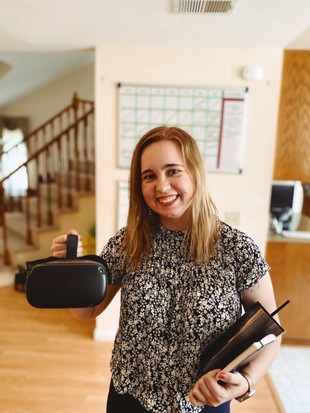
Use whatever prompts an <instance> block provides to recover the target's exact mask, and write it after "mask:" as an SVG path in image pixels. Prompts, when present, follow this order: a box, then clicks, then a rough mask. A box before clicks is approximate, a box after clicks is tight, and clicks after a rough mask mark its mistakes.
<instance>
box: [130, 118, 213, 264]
mask: <svg viewBox="0 0 310 413" xmlns="http://www.w3.org/2000/svg"><path fill="white" fill-rule="evenodd" d="M164 140H172V141H175V142H176V143H177V144H178V146H179V147H180V150H181V154H182V158H183V161H184V166H185V168H186V170H187V171H188V173H189V174H190V176H191V178H192V180H193V184H194V195H193V200H192V205H191V218H190V223H189V226H188V228H187V230H186V236H185V239H184V244H183V249H184V253H185V254H188V255H189V256H190V257H191V258H192V260H193V261H194V263H196V264H202V263H204V262H206V261H208V259H209V258H210V257H212V256H213V255H214V254H215V251H216V245H217V242H218V238H219V231H218V226H219V218H218V212H217V209H216V207H215V205H214V203H213V201H212V199H211V197H210V194H209V193H208V190H207V185H206V173H205V168H204V164H203V160H202V157H201V154H200V152H199V149H198V146H197V143H196V141H195V139H193V138H192V137H191V136H190V135H189V134H188V133H187V132H185V131H184V130H182V129H180V128H177V127H168V126H159V127H156V128H154V129H151V130H150V131H149V132H147V133H146V134H145V135H144V136H142V138H141V139H140V140H139V142H138V143H137V145H136V148H135V150H134V153H133V156H132V161H131V168H130V177H129V187H130V189H129V210H128V217H127V228H126V235H125V238H124V243H123V248H124V251H126V258H127V260H128V261H127V262H129V264H130V265H131V266H132V267H133V268H136V267H137V266H138V265H139V263H140V262H141V261H142V260H143V259H144V258H145V257H147V256H148V254H149V253H150V250H151V248H152V243H153V238H154V235H155V233H156V232H157V231H158V229H159V225H160V217H159V215H158V214H156V213H155V212H153V211H152V214H150V213H149V208H148V206H147V204H146V202H145V200H144V198H143V195H142V188H141V186H142V179H141V156H142V153H143V151H144V149H145V148H146V147H147V146H149V145H151V144H152V143H154V142H158V141H164Z"/></svg>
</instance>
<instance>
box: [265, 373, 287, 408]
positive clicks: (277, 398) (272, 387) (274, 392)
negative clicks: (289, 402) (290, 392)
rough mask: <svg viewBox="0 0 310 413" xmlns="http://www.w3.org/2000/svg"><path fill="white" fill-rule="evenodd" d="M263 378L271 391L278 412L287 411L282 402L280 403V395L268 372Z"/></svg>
mask: <svg viewBox="0 0 310 413" xmlns="http://www.w3.org/2000/svg"><path fill="white" fill-rule="evenodd" d="M265 378H266V382H267V385H268V387H269V389H270V393H271V395H272V397H273V399H274V401H275V404H276V406H277V408H278V410H279V413H287V412H286V410H285V408H284V406H283V404H282V401H281V399H280V396H279V394H278V392H277V389H276V387H275V385H274V384H273V381H272V378H271V377H270V374H269V373H267V374H266V376H265Z"/></svg>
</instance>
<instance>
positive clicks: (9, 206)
mask: <svg viewBox="0 0 310 413" xmlns="http://www.w3.org/2000/svg"><path fill="white" fill-rule="evenodd" d="M23 143H24V144H26V145H27V149H28V155H29V156H28V159H27V161H26V162H25V163H24V164H22V165H17V166H16V169H15V170H14V171H13V172H12V173H10V175H8V176H6V177H4V178H3V179H2V180H1V181H0V268H1V267H2V268H5V267H13V268H17V266H18V265H22V266H24V265H25V263H26V261H31V260H34V259H38V258H43V257H46V256H49V255H51V251H50V245H51V241H52V239H53V238H54V237H55V236H57V235H59V234H62V233H65V232H67V231H68V229H70V228H76V229H77V230H78V231H79V232H80V233H81V234H84V235H87V233H88V232H89V231H90V229H91V227H93V226H94V225H95V196H94V194H95V164H94V104H93V102H92V101H86V100H82V99H79V98H78V97H77V95H74V97H73V99H72V103H71V104H70V105H69V106H67V107H66V108H65V109H63V110H62V111H60V112H59V113H58V114H56V115H55V116H53V117H52V118H51V119H50V120H49V121H47V122H45V123H44V124H43V125H42V126H40V127H39V128H37V129H36V130H35V131H34V132H32V133H31V134H29V135H27V136H26V137H25V138H24V141H23ZM2 155H3V154H2ZM21 168H26V170H27V176H28V190H27V193H25V194H24V195H23V196H19V197H13V196H11V194H9V193H7V192H6V191H5V189H4V188H5V181H7V180H10V179H14V175H15V174H16V172H17V171H19V170H20V169H21ZM85 240H87V236H86V238H85Z"/></svg>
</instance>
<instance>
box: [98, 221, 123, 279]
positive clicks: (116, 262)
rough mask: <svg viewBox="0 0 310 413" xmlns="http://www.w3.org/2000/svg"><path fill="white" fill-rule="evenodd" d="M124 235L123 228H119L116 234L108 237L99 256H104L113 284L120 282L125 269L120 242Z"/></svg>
mask: <svg viewBox="0 0 310 413" xmlns="http://www.w3.org/2000/svg"><path fill="white" fill-rule="evenodd" d="M124 236H125V228H122V229H120V230H119V231H118V232H117V233H116V235H115V236H114V237H112V238H110V239H109V241H108V243H107V244H106V245H105V246H104V248H103V250H102V251H101V253H100V256H101V257H102V258H104V260H105V261H106V263H107V266H108V268H109V270H110V271H111V274H112V282H113V284H120V283H121V280H122V277H123V275H124V272H125V269H126V261H125V255H124V253H123V248H122V242H123V239H124Z"/></svg>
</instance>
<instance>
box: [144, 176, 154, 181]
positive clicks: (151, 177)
mask: <svg viewBox="0 0 310 413" xmlns="http://www.w3.org/2000/svg"><path fill="white" fill-rule="evenodd" d="M153 178H154V175H151V174H149V175H143V177H142V180H143V181H151V180H152V179H153Z"/></svg>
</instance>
